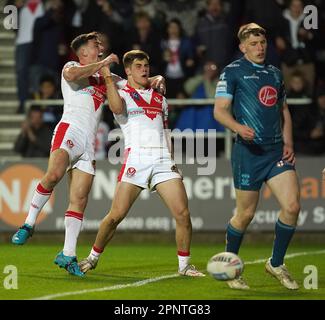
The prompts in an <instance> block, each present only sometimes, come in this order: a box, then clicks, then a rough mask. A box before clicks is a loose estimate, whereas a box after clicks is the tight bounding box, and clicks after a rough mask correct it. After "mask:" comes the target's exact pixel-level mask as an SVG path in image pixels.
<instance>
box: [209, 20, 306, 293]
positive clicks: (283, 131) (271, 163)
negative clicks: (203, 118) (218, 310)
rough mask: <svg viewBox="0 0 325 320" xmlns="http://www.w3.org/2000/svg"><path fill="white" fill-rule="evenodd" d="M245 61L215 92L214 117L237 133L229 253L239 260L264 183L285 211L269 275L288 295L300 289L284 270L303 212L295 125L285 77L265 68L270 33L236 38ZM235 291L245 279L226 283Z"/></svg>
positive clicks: (251, 27)
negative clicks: (295, 143)
mask: <svg viewBox="0 0 325 320" xmlns="http://www.w3.org/2000/svg"><path fill="white" fill-rule="evenodd" d="M238 38H239V41H240V45H239V48H240V50H241V51H242V53H243V54H244V56H243V57H242V58H241V59H239V60H236V61H234V62H232V63H231V64H229V65H228V66H226V67H225V69H224V70H223V72H222V74H221V76H220V80H219V82H218V84H217V89H216V100H215V109H214V116H215V118H216V119H217V120H218V121H219V122H220V123H221V124H223V125H224V126H225V127H227V128H229V129H231V130H232V131H234V132H235V133H237V137H236V142H235V144H234V147H233V152H232V161H231V164H232V171H233V178H234V185H235V189H236V213H235V215H234V216H233V217H232V218H231V219H230V222H229V224H228V227H227V233H226V251H228V252H233V253H235V254H238V252H239V248H240V245H241V242H242V239H243V236H244V233H245V230H246V228H247V227H248V225H249V224H250V222H251V220H252V219H253V217H254V214H255V210H256V207H257V204H258V199H259V191H260V188H261V186H262V184H263V182H265V183H266V184H267V185H268V186H269V188H270V189H271V191H272V192H273V194H274V196H275V197H276V199H277V200H278V202H279V204H280V206H281V211H280V214H279V217H278V220H277V222H276V225H275V240H274V243H273V252H272V257H271V258H270V259H268V261H267V262H266V265H265V268H266V271H267V272H268V273H270V274H271V275H272V276H274V277H275V278H277V279H278V280H279V281H280V282H281V284H282V285H283V286H284V287H286V288H288V289H292V290H294V289H298V284H297V282H296V281H295V280H293V279H292V277H291V275H290V274H289V272H288V269H287V268H286V266H285V265H284V262H283V261H284V256H285V253H286V251H287V248H288V246H289V243H290V241H291V238H292V236H293V234H294V232H295V228H296V224H297V220H298V215H299V212H300V203H299V201H300V200H299V185H298V179H297V175H296V171H295V155H294V151H293V140H292V123H291V117H290V113H289V110H288V106H287V104H286V94H285V89H284V84H283V77H282V74H281V71H280V70H278V69H277V68H276V67H274V66H272V65H269V64H266V62H265V55H266V48H267V41H266V31H265V30H264V29H263V28H262V27H260V26H259V25H257V24H255V23H250V24H247V25H244V26H242V27H241V28H240V30H239V32H238ZM228 285H229V286H230V287H231V288H234V289H249V286H248V285H247V283H246V282H245V280H244V279H243V278H242V277H241V278H238V279H235V280H231V281H228Z"/></svg>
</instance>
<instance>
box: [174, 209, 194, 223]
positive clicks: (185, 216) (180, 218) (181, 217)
mask: <svg viewBox="0 0 325 320" xmlns="http://www.w3.org/2000/svg"><path fill="white" fill-rule="evenodd" d="M174 216H175V219H176V221H177V222H179V223H182V224H187V223H190V222H191V218H190V212H189V210H188V208H182V209H179V210H176V211H175V213H174Z"/></svg>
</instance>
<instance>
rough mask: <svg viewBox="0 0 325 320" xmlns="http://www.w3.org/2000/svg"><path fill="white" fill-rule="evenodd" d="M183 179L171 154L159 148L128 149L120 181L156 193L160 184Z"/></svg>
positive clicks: (125, 153) (119, 177) (125, 152)
mask: <svg viewBox="0 0 325 320" xmlns="http://www.w3.org/2000/svg"><path fill="white" fill-rule="evenodd" d="M175 178H177V179H182V177H181V175H180V174H179V173H178V172H177V168H176V165H175V162H174V161H173V160H172V159H171V156H170V153H169V152H164V151H163V150H162V149H159V148H140V149H132V148H127V149H125V151H124V159H123V165H122V168H121V171H120V173H119V175H118V179H117V180H118V181H119V182H120V181H123V182H128V183H131V184H134V185H136V186H139V187H141V188H144V189H149V190H151V191H155V187H156V185H157V184H158V183H161V182H164V181H168V180H171V179H175Z"/></svg>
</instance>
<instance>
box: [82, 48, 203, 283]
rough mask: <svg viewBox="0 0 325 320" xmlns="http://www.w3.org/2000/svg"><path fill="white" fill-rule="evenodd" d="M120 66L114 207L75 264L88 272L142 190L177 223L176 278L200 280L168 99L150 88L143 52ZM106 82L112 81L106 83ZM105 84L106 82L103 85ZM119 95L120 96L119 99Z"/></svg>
mask: <svg viewBox="0 0 325 320" xmlns="http://www.w3.org/2000/svg"><path fill="white" fill-rule="evenodd" d="M123 65H124V68H125V72H126V74H127V76H128V83H127V85H126V86H125V88H123V89H120V90H119V91H118V90H117V88H116V87H115V86H112V88H113V90H115V91H116V92H115V94H114V95H113V92H112V91H113V90H112V91H110V92H108V100H109V103H110V105H111V108H112V110H116V109H117V110H120V109H121V108H122V109H123V112H122V113H120V112H114V116H115V118H116V120H117V122H118V123H119V124H120V126H121V129H122V132H123V135H124V140H125V153H124V163H123V165H122V168H121V171H120V174H119V176H118V182H117V186H116V190H115V195H114V199H113V203H112V207H111V209H110V211H109V213H108V214H107V215H106V217H105V218H104V219H103V221H102V222H101V225H100V227H99V231H98V233H97V237H96V241H95V243H94V245H93V247H92V249H91V252H90V254H89V256H88V257H87V258H86V259H84V260H82V261H81V262H80V263H79V266H80V269H81V271H83V272H87V271H88V270H90V269H94V268H95V267H96V265H97V262H98V259H99V256H100V255H101V253H102V252H103V250H104V248H105V246H106V245H107V243H108V242H109V241H110V240H111V239H112V237H113V235H114V233H115V230H116V228H117V226H118V224H119V223H120V222H121V221H122V220H123V219H124V218H125V217H126V215H127V214H128V212H129V210H130V208H131V206H132V204H133V203H134V202H135V200H136V199H137V197H138V196H139V194H140V192H141V191H142V190H143V189H150V190H152V191H153V190H156V191H157V192H158V194H159V196H160V197H161V198H162V200H163V201H164V202H165V204H166V205H167V207H168V209H169V210H170V212H171V214H172V215H173V217H174V218H175V221H176V245H177V253H178V261H179V266H178V272H179V274H181V275H184V276H193V277H197V276H204V274H203V273H201V272H199V271H198V270H197V269H196V268H195V267H194V266H193V265H191V264H190V243H191V237H192V224H191V219H190V212H189V209H188V199H187V195H186V191H185V187H184V184H183V181H182V176H181V175H180V173H179V172H178V170H177V167H176V165H175V163H174V161H173V155H172V150H171V141H170V137H169V135H168V134H167V131H166V130H164V129H166V128H167V115H168V105H167V101H166V99H165V98H164V97H163V96H162V95H161V94H159V93H157V92H156V91H154V90H152V89H151V88H150V86H149V82H148V78H149V69H150V68H149V57H148V55H147V54H146V53H145V52H143V51H141V50H132V51H129V52H127V53H125V55H124V57H123ZM108 79H110V78H109V77H108ZM107 81H108V80H107ZM117 93H119V96H118V97H117V95H116V94H117Z"/></svg>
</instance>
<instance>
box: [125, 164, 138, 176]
mask: <svg viewBox="0 0 325 320" xmlns="http://www.w3.org/2000/svg"><path fill="white" fill-rule="evenodd" d="M136 172H137V170H136V169H135V168H134V167H129V168H128V170H127V171H126V176H127V177H129V178H131V177H133V176H134V175H135V173H136Z"/></svg>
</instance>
